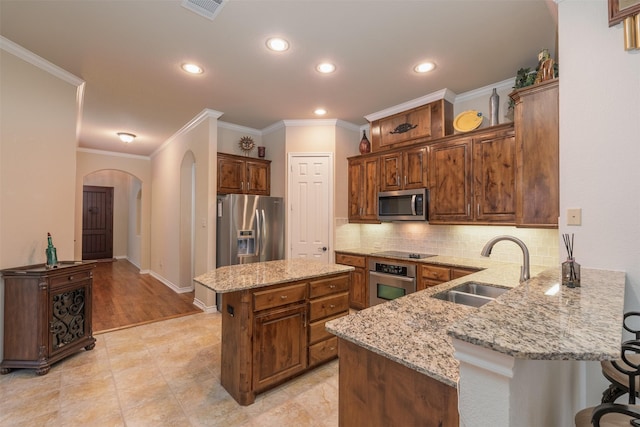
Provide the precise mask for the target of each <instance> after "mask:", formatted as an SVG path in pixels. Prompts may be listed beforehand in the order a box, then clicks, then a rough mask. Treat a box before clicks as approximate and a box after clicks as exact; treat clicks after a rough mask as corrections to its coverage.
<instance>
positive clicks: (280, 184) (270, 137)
mask: <svg viewBox="0 0 640 427" xmlns="http://www.w3.org/2000/svg"><path fill="white" fill-rule="evenodd" d="M262 140H263V145H264V147H265V150H266V155H265V159H267V160H271V195H272V196H274V197H285V195H286V194H285V191H286V182H285V180H286V173H285V170H286V169H287V152H286V129H285V127H284V125H283V126H277V129H275V130H273V131H270V132H269V133H267V134H265V135H264V136H263V137H262Z"/></svg>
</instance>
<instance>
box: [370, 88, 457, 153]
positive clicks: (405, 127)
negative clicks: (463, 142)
mask: <svg viewBox="0 0 640 427" xmlns="http://www.w3.org/2000/svg"><path fill="white" fill-rule="evenodd" d="M451 133H453V105H452V104H451V103H450V102H449V101H446V100H444V99H440V100H437V101H433V102H431V103H429V104H426V105H423V106H420V107H416V108H413V109H411V110H408V111H403V112H402V113H398V114H394V115H392V116H389V117H385V118H382V119H379V120H375V121H373V122H372V123H371V151H373V152H379V151H385V150H390V149H392V148H397V147H403V146H406V145H409V144H417V143H420V142H425V141H429V140H432V139H436V138H441V137H443V136H445V135H450V134H451Z"/></svg>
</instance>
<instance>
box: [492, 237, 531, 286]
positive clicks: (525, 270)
mask: <svg viewBox="0 0 640 427" xmlns="http://www.w3.org/2000/svg"><path fill="white" fill-rule="evenodd" d="M501 240H511V241H512V242H514V243H516V244H517V245H518V246H520V249H522V257H523V264H522V267H520V283H522V282H524V281H525V280H529V278H530V277H531V273H530V272H529V249H527V245H525V244H524V242H523V241H522V240H520V239H518V238H517V237H513V236H497V237H494V238H493V239H491V240H489V241H488V242H487V244H486V245H484V248H482V252H480V255H482V256H486V257H488V256H489V255H491V249H493V245H495V244H496V243H498V242H499V241H501Z"/></svg>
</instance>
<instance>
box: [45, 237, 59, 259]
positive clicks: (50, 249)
mask: <svg viewBox="0 0 640 427" xmlns="http://www.w3.org/2000/svg"><path fill="white" fill-rule="evenodd" d="M45 253H46V255H47V264H46V267H47V268H56V267H57V266H58V255H57V253H56V247H55V246H53V241H52V239H51V233H47V249H46V250H45Z"/></svg>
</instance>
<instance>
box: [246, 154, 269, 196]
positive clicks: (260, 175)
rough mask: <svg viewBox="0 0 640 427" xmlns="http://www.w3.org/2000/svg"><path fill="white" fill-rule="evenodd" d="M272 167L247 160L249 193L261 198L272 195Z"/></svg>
mask: <svg viewBox="0 0 640 427" xmlns="http://www.w3.org/2000/svg"><path fill="white" fill-rule="evenodd" d="M270 166H271V165H270V164H268V163H264V162H258V161H251V160H247V170H246V173H247V188H246V192H247V193H249V194H258V195H261V196H268V195H270V194H271V167H270Z"/></svg>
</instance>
